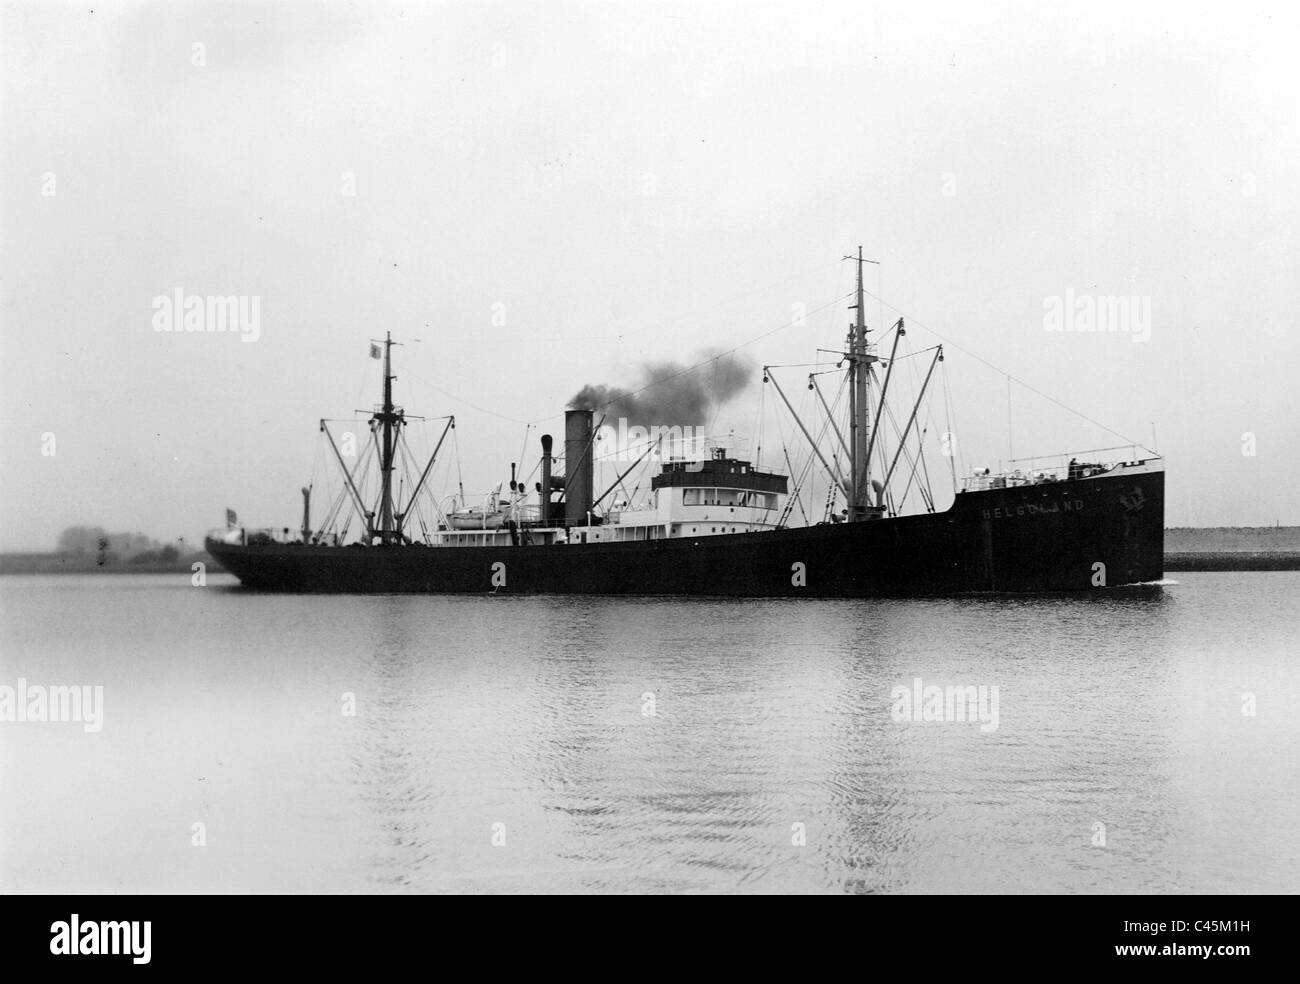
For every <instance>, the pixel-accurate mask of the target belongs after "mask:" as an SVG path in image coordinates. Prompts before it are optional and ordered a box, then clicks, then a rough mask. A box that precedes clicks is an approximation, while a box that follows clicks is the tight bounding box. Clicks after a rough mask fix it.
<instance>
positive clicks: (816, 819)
mask: <svg viewBox="0 0 1300 984" xmlns="http://www.w3.org/2000/svg"><path fill="white" fill-rule="evenodd" d="M1176 578H1177V581H1178V582H1179V583H1178V585H1177V586H1175V587H1169V588H1166V589H1165V590H1164V591H1163V593H1157V594H1155V595H1154V596H1145V597H1127V598H1126V597H1099V596H1095V595H1094V596H1088V597H1085V598H1074V599H1059V598H1058V599H1031V600H1024V599H994V600H939V601H901V602H900V601H890V602H816V601H806V602H789V601H729V600H681V599H672V600H625V599H604V598H595V599H593V598H578V599H575V598H509V597H507V598H488V597H466V598H434V597H311V596H296V597H279V596H269V595H254V594H246V593H244V592H242V591H240V590H239V589H237V588H233V587H231V585H232V584H233V580H231V579H228V578H226V577H224V576H219V577H214V578H211V579H210V580H209V584H208V586H207V587H204V588H196V587H191V586H190V584H189V578H188V576H187V575H186V576H169V575H156V576H155V575H115V576H99V575H87V576H61V577H60V576H55V577H32V578H24V577H4V578H0V685H6V686H10V687H14V686H16V685H17V678H18V677H25V678H26V680H27V683H28V686H29V687H30V686H33V685H37V684H41V685H67V684H82V685H102V686H103V687H104V717H103V728H102V731H100V732H98V733H86V731H85V730H84V728H83V727H82V726H81V725H79V724H71V723H57V724H56V723H34V722H26V723H0V789H3V795H2V796H0V889H3V890H9V891H15V890H16V891H59V892H65V891H67V892H71V891H109V892H150V891H181V892H227V891H252V892H266V891H277V892H279V891H288V892H294V891H308V892H333V891H340V892H403V891H415V892H485V891H487V892H565V891H611V892H625V891H651V892H658V891H663V892H713V891H722V892H765V891H779V892H949V891H986V892H1024V891H1035V892H1038V891H1044V892H1163V891H1178V892H1245V891H1262V892H1282V891H1291V892H1293V891H1297V890H1300V774H1298V770H1297V766H1296V758H1297V755H1296V753H1297V748H1298V747H1300V714H1297V709H1298V708H1300V657H1298V654H1300V614H1297V609H1298V608H1300V574H1296V573H1276V574H1274V573H1265V574H1178V575H1176ZM916 677H920V678H922V679H923V681H924V682H925V684H927V685H929V684H931V683H933V684H938V685H941V686H943V685H950V684H962V685H965V684H970V685H976V686H987V687H992V686H996V687H997V688H998V724H997V729H996V730H994V731H987V732H986V731H981V729H980V725H979V723H978V722H976V723H971V722H965V721H956V722H933V721H932V722H915V723H906V722H898V721H896V720H895V719H894V715H893V714H892V713H891V708H892V703H893V702H892V700H891V690H892V688H893V687H895V686H897V685H902V686H906V687H909V688H910V687H911V685H912V681H913V679H914V678H916ZM990 693H991V692H990ZM1247 693H1249V694H1253V695H1254V698H1255V701H1256V713H1255V715H1254V716H1248V715H1245V714H1243V701H1244V700H1245V698H1244V697H1243V695H1245V694H1247ZM345 694H351V695H354V697H355V708H356V711H355V714H354V715H352V716H348V715H345V714H344V709H345V697H344V695H345ZM652 703H653V706H651V704H652ZM650 710H653V714H650V713H647V712H648V711H650ZM196 823H202V824H203V825H204V832H205V835H206V846H203V847H196V846H194V845H193V844H192V839H193V837H194V836H195V835H194V833H193V831H194V829H195V828H194V826H193V825H194V824H196ZM796 825H802V826H801V827H800V826H796ZM1099 825H1104V827H1103V826H1099ZM1103 833H1104V837H1105V844H1104V846H1103V845H1101V844H1100V843H1095V842H1099V841H1100V838H1101V835H1102V834H1103ZM494 839H495V840H496V841H497V842H498V843H494ZM502 841H503V842H502Z"/></svg>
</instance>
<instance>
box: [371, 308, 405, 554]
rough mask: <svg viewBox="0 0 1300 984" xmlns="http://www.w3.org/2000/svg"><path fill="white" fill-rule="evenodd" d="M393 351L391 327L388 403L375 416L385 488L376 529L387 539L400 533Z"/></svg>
mask: <svg viewBox="0 0 1300 984" xmlns="http://www.w3.org/2000/svg"><path fill="white" fill-rule="evenodd" d="M392 352H393V333H392V332H391V331H390V332H387V333H385V337H384V406H383V409H382V410H380V411H379V412H378V413H376V414H375V416H374V419H375V420H377V421H378V422H379V423H380V425H381V426H382V427H383V444H382V445H381V454H382V457H381V458H380V468H381V471H380V475H381V476H382V480H383V490H382V491H381V492H380V498H379V529H377V530H375V531H374V533H375V534H376V535H378V536H379V537H380V538H381V539H382V541H383V542H384V543H388V542H389V541H390V540H393V539H394V538H395V537H396V535H397V530H396V527H394V525H393V456H394V452H395V451H396V440H395V435H394V431H395V429H396V428H397V427H398V426H399V425H400V424H401V413H400V412H398V411H397V409H396V408H395V407H394V406H393V373H392V368H393V363H392Z"/></svg>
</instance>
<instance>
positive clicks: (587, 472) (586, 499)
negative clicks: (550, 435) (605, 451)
mask: <svg viewBox="0 0 1300 984" xmlns="http://www.w3.org/2000/svg"><path fill="white" fill-rule="evenodd" d="M591 416H592V412H591V411H590V410H566V411H565V413H564V525H565V526H586V525H587V512H588V510H590V509H591V496H592V491H591V488H592V485H593V484H594V482H595V468H594V467H593V463H592V460H591V456H592V447H591V441H592V436H593V435H592V432H591V431H592V427H591Z"/></svg>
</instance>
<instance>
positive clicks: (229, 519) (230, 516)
mask: <svg viewBox="0 0 1300 984" xmlns="http://www.w3.org/2000/svg"><path fill="white" fill-rule="evenodd" d="M238 522H239V517H238V516H236V515H235V510H233V509H227V510H226V525H227V526H234V525H235V524H236V523H238Z"/></svg>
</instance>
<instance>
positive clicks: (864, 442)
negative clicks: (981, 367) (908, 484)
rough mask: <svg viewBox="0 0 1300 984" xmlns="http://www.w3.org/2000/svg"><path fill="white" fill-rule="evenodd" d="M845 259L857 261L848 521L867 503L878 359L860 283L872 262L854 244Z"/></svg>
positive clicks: (865, 510) (862, 515)
mask: <svg viewBox="0 0 1300 984" xmlns="http://www.w3.org/2000/svg"><path fill="white" fill-rule="evenodd" d="M845 259H846V260H854V259H855V260H856V261H857V264H858V289H857V293H856V295H855V297H854V301H855V303H853V304H852V305H850V306H849V310H851V311H854V312H855V315H856V316H855V317H854V319H853V324H852V325H851V326H850V327H849V339H848V341H849V344H848V352H846V353H845V358H846V360H847V361H848V364H849V482H848V485H849V487H848V490H847V491H848V499H849V516H848V518H849V521H850V522H854V521H857V520H860V519H867V518H868V516H869V513H870V510H871V508H872V504H871V452H870V447H871V444H872V443H873V442H871V441H870V433H871V431H870V428H871V420H870V414H869V412H868V406H869V402H870V397H869V388H868V382H869V380H870V378H871V366H872V364H873V363H875V362H879V361H880V359H879V358H878V357H877V356H876V355H875V354H874V353H873V352H872V351H871V346H870V344H868V342H867V332H868V330H869V329H868V328H867V317H866V303H865V299H866V291H865V290H864V289H863V286H862V266H863V264H864V263H874V262H876V261H875V260H866V259H863V257H862V247H861V246H859V247H858V255H857V256H856V257H852V256H846V257H845Z"/></svg>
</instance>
